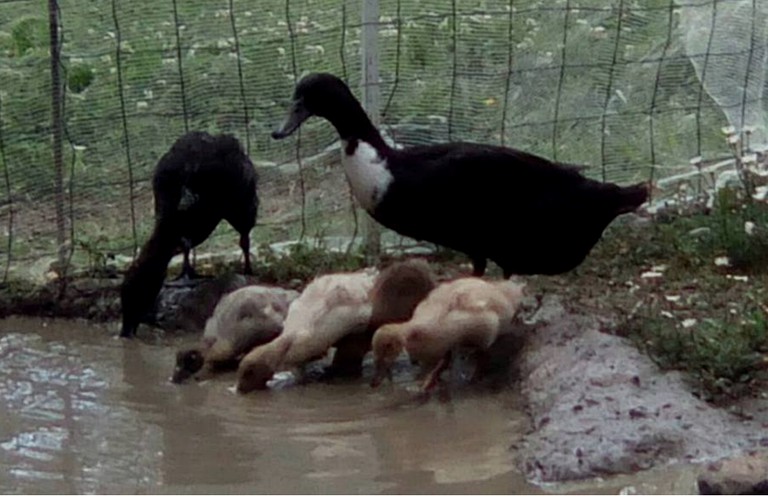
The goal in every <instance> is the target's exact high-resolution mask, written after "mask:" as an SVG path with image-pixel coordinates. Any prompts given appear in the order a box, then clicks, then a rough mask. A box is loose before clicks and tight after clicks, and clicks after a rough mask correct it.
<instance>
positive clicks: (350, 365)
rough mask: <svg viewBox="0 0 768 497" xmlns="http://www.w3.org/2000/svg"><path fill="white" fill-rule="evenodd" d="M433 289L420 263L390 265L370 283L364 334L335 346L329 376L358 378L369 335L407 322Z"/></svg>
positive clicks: (430, 277) (425, 266)
mask: <svg viewBox="0 0 768 497" xmlns="http://www.w3.org/2000/svg"><path fill="white" fill-rule="evenodd" d="M434 287H435V276H434V274H433V273H432V271H431V269H430V267H429V264H427V262H426V261H424V260H422V259H407V260H405V261H398V262H395V263H393V264H390V265H389V266H388V267H386V268H385V269H384V270H383V271H381V272H380V273H379V274H378V276H376V280H375V281H374V283H373V288H372V289H371V291H370V295H369V299H370V301H371V320H370V322H369V325H368V330H367V331H366V332H365V333H355V334H351V335H347V336H345V337H344V338H342V339H341V340H339V341H338V342H337V343H336V344H335V345H334V347H335V349H336V350H335V353H334V355H333V362H332V363H331V365H330V367H329V368H328V369H327V370H326V373H327V374H328V375H329V376H341V377H359V376H360V375H361V374H362V369H363V359H364V358H365V355H366V354H367V353H368V351H369V350H371V339H372V338H373V333H374V331H376V330H377V329H378V328H379V327H381V326H383V325H385V324H387V323H400V322H403V321H408V320H409V319H410V318H411V316H412V315H413V310H414V309H415V308H416V306H417V305H418V304H419V302H421V301H422V300H424V298H425V297H426V296H427V295H428V294H429V292H431V291H432V289H433V288H434Z"/></svg>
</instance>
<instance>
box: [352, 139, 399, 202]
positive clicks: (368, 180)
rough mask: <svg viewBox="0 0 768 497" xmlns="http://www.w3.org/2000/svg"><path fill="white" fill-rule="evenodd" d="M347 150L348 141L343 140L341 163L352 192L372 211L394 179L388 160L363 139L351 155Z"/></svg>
mask: <svg viewBox="0 0 768 497" xmlns="http://www.w3.org/2000/svg"><path fill="white" fill-rule="evenodd" d="M346 150H347V142H346V141H342V152H341V165H342V166H344V173H345V174H346V175H347V179H348V180H349V183H350V185H352V194H353V195H354V196H355V198H356V199H357V201H358V202H360V205H361V206H362V207H363V208H364V209H365V210H366V211H368V212H372V211H373V210H374V209H375V208H376V206H377V205H378V203H379V201H380V200H381V197H383V196H384V194H385V193H386V191H387V188H389V185H390V184H391V183H392V181H393V180H394V178H393V177H392V173H391V172H390V171H389V169H388V168H387V161H386V160H385V159H382V158H381V157H379V153H378V152H377V151H376V149H375V148H373V147H372V146H371V145H370V144H369V143H367V142H364V141H362V140H360V141H358V142H357V147H355V151H354V152H353V153H352V154H351V155H347V153H346Z"/></svg>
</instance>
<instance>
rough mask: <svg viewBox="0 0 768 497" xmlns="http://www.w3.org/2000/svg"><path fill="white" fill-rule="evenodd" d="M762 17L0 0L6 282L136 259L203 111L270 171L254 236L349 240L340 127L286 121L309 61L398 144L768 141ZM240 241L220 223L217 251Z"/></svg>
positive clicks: (531, 0) (620, 155) (661, 7)
mask: <svg viewBox="0 0 768 497" xmlns="http://www.w3.org/2000/svg"><path fill="white" fill-rule="evenodd" d="M364 16H367V18H365V17H364ZM767 20H768V5H767V4H766V2H761V1H758V0H461V1H458V0H421V1H406V0H368V1H366V0H282V1H277V0H217V1H211V0H183V1H182V0H152V1H149V0H131V1H130V2H129V1H125V0H123V1H119V0H102V1H98V2H94V1H91V0H58V1H56V0H49V1H47V2H46V1H43V0H0V167H2V177H0V226H1V227H0V230H2V236H1V237H0V254H1V256H0V270H1V271H2V278H3V281H6V280H7V279H8V278H10V277H13V276H14V275H19V276H27V277H29V276H34V277H38V276H40V275H44V274H45V273H46V272H47V271H48V269H49V268H50V266H51V263H52V262H54V261H59V264H61V263H62V262H63V263H65V264H66V265H69V266H70V267H73V268H77V267H82V266H85V265H87V264H90V263H93V260H94V259H95V258H99V257H103V256H104V254H107V253H115V254H122V255H124V256H126V257H131V256H132V255H133V254H134V253H135V251H136V249H137V247H139V246H140V245H141V243H142V242H143V241H144V240H145V239H146V237H147V234H148V233H149V231H150V230H151V227H152V222H153V209H152V192H151V181H150V178H151V174H152V170H153V167H154V166H155V164H156V162H157V160H158V159H159V157H160V156H161V155H162V154H163V153H164V152H165V151H166V150H167V149H168V148H169V146H170V145H171V143H173V141H174V140H175V139H176V138H177V137H178V136H179V135H181V134H182V133H183V132H185V131H187V130H193V129H194V130H206V131H210V132H229V133H233V134H235V135H236V136H237V137H238V138H239V139H240V140H241V141H242V143H243V144H244V146H245V147H246V148H247V151H248V153H249V154H250V156H251V158H252V160H253V162H254V163H255V165H256V167H257V168H258V172H259V174H260V177H261V182H260V198H261V202H262V208H261V210H260V213H259V221H258V225H257V227H256V228H255V229H254V231H253V233H252V236H253V238H254V240H255V244H258V243H260V242H279V241H285V240H293V239H297V238H300V237H320V236H326V237H330V236H338V237H339V239H341V240H350V239H351V237H352V235H353V234H357V233H359V232H360V230H361V226H362V224H363V222H362V219H363V216H361V215H357V214H356V212H355V206H354V202H353V201H352V199H351V197H350V195H349V191H348V188H347V186H346V182H345V179H344V177H343V173H342V171H341V169H340V168H339V167H336V166H337V163H338V160H339V155H338V154H339V152H338V144H337V138H336V135H335V133H334V131H333V129H332V127H331V126H329V125H328V124H327V123H325V122H322V121H321V120H312V121H310V122H308V123H307V125H305V126H304V127H303V128H302V132H301V134H300V136H299V137H298V138H296V139H292V140H286V141H280V142H276V141H272V140H271V139H270V137H269V133H270V131H271V130H272V129H273V128H274V127H275V126H276V125H277V124H278V123H279V122H280V121H281V119H282V118H283V113H284V112H285V109H286V105H287V102H288V99H289V97H290V95H291V93H292V91H293V85H294V83H295V82H296V81H297V78H300V77H301V76H302V75H303V74H305V73H307V72H310V71H328V72H333V73H336V74H338V75H340V76H341V77H343V78H344V79H345V80H346V81H347V82H348V83H349V85H350V87H351V88H353V90H354V91H355V92H356V93H357V94H358V96H362V95H363V93H365V102H366V104H367V106H368V107H369V108H368V110H369V111H370V112H371V113H372V114H374V115H375V117H376V119H377V120H378V121H379V122H380V123H381V127H382V129H383V130H384V131H385V132H386V133H387V134H388V135H389V136H390V137H391V138H392V139H394V140H395V141H396V142H398V143H400V144H402V145H411V144H421V143H434V142H442V141H447V140H472V141H479V142H486V143H499V144H504V145H508V146H514V147H516V148H520V149H523V150H526V151H530V152H533V153H537V154H541V155H544V156H546V157H549V158H552V159H555V160H558V161H563V162H569V163H577V164H584V165H587V166H588V167H587V169H586V174H588V175H590V176H593V177H596V178H599V179H602V180H607V181H614V182H619V183H626V182H630V181H637V180H648V179H651V180H658V179H663V178H666V177H669V176H672V175H676V174H679V173H681V172H685V171H687V170H688V169H689V168H690V165H689V160H690V159H691V158H692V157H695V156H701V157H704V159H705V161H710V160H712V161H715V160H719V159H723V158H726V157H728V155H729V150H728V147H727V145H726V142H725V141H724V139H723V135H722V133H721V128H722V127H723V126H726V125H729V124H730V125H732V126H735V127H736V128H737V129H739V130H741V129H745V128H746V127H749V129H750V130H753V131H752V137H753V138H752V141H753V143H754V144H755V146H758V145H759V144H762V143H765V142H766V141H768V139H766V138H767V137H766V136H765V115H764V113H765V105H766V98H765V97H764V93H765V90H766V81H765V79H766V78H765V76H766V69H767V67H766V64H767V63H768V61H767V60H766V57H768V51H767V50H766V44H768V22H766V21H767ZM364 61H365V62H364ZM364 75H368V77H370V76H371V75H374V77H373V78H372V79H371V80H370V81H367V82H365V81H364V79H367V77H365V76H364ZM363 86H365V92H364V91H363ZM386 235H387V236H391V235H392V234H391V233H388V234H386ZM235 241H236V236H235V235H234V233H233V232H232V230H231V228H229V227H228V226H226V225H224V223H223V224H222V226H220V227H219V229H217V231H216V233H215V234H214V236H213V237H212V239H211V240H209V241H208V242H206V244H205V245H204V246H202V247H201V248H200V250H203V251H205V250H214V249H217V248H221V247H223V248H226V249H227V250H230V249H231V251H232V254H233V257H234V254H237V246H236V243H235Z"/></svg>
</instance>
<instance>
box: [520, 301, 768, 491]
mask: <svg viewBox="0 0 768 497" xmlns="http://www.w3.org/2000/svg"><path fill="white" fill-rule="evenodd" d="M531 321H532V322H533V325H534V330H533V331H531V333H530V334H529V337H528V343H527V345H526V348H525V350H524V351H523V353H522V354H521V359H520V373H521V379H522V380H521V382H522V384H521V390H522V396H523V398H524V402H525V404H526V411H527V412H528V414H529V415H530V417H531V420H532V424H533V432H532V433H530V434H529V435H528V436H526V438H525V440H524V441H523V443H522V444H521V447H520V448H519V449H520V451H519V465H520V468H521V470H522V471H523V472H524V473H525V474H526V476H527V477H528V478H529V479H530V480H532V481H534V482H537V483H543V482H556V481H567V480H579V479H585V478H592V477H598V476H599V477H604V476H608V475H613V474H620V473H625V474H626V473H634V472H637V471H641V470H645V469H649V468H654V467H661V466H664V465H668V464H673V463H686V462H703V461H712V460H716V459H720V458H724V457H729V456H734V455H738V454H740V453H743V452H744V451H745V450H747V449H750V448H754V447H760V446H768V431H766V429H765V426H763V423H761V422H760V421H759V420H744V419H743V417H736V416H734V415H733V414H730V413H729V412H727V411H726V410H724V409H719V408H716V407H712V406H710V405H709V404H707V403H705V402H703V401H701V400H700V399H698V398H696V397H695V396H694V395H692V394H691V392H690V390H689V389H688V388H687V386H686V384H685V382H684V380H683V378H682V377H681V375H679V374H678V373H674V372H662V371H660V370H659V369H658V368H657V367H656V366H655V365H654V364H653V363H652V362H651V361H650V359H649V358H648V357H647V356H645V355H644V354H642V353H641V352H639V351H638V350H637V349H636V348H635V347H634V346H633V345H632V344H631V343H629V342H628V341H627V340H625V339H623V338H620V337H617V336H613V335H611V334H608V333H604V332H601V331H600V322H599V321H598V319H596V318H593V317H585V316H578V315H574V314H571V313H569V312H567V311H566V310H565V309H564V307H563V306H562V305H561V303H560V301H559V300H558V299H557V298H554V297H552V298H549V297H548V298H546V299H545V300H544V302H543V305H542V306H541V308H540V309H539V310H538V312H537V313H536V314H535V315H534V316H533V318H532V319H531Z"/></svg>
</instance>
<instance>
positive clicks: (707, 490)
mask: <svg viewBox="0 0 768 497" xmlns="http://www.w3.org/2000/svg"><path fill="white" fill-rule="evenodd" d="M698 485H699V493H700V494H701V495H723V494H728V495H765V494H768V454H766V453H751V454H747V455H744V456H740V457H735V458H733V459H726V460H722V461H717V462H714V463H711V464H709V465H707V466H706V467H705V469H704V472H703V473H702V474H701V475H699V478H698Z"/></svg>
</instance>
